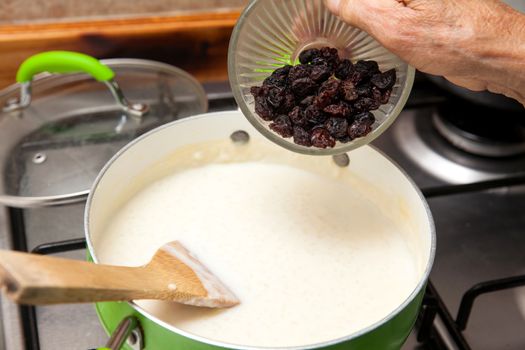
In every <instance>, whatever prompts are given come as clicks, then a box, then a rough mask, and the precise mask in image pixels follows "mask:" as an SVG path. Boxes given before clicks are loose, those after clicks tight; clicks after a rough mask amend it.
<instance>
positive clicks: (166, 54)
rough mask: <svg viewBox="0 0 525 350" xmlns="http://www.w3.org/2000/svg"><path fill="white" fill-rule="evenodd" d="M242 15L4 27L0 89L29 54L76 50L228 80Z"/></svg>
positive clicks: (228, 13) (205, 78)
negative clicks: (234, 36)
mask: <svg viewBox="0 0 525 350" xmlns="http://www.w3.org/2000/svg"><path fill="white" fill-rule="evenodd" d="M238 16H239V11H237V10H236V11H226V12H222V13H195V14H183V15H178V16H173V17H144V18H133V19H121V20H102V21H79V22H72V23H55V24H24V25H3V26H2V25H0V58H1V60H2V63H3V64H2V65H1V66H0V88H3V87H5V86H7V85H9V84H11V83H13V82H14V77H15V73H16V70H17V68H18V66H19V65H20V63H21V62H22V61H23V60H24V59H25V58H27V57H28V56H30V55H32V54H35V53H37V52H42V51H46V50H72V51H79V52H83V53H87V54H89V55H93V56H95V57H97V58H147V59H153V60H158V61H161V62H165V63H169V64H173V65H175V66H178V67H179V68H182V69H184V70H186V71H188V72H189V73H190V74H193V75H194V76H196V77H197V79H199V80H201V81H202V82H208V81H224V80H227V52H228V43H229V39H230V35H231V31H232V28H233V26H234V25H235V23H236V21H237V18H238Z"/></svg>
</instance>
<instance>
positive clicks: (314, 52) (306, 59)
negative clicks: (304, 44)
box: [299, 49, 321, 64]
mask: <svg viewBox="0 0 525 350" xmlns="http://www.w3.org/2000/svg"><path fill="white" fill-rule="evenodd" d="M320 55H321V52H320V51H319V50H318V49H310V50H305V51H303V52H301V54H300V55H299V62H301V63H302V64H308V63H311V62H312V60H313V59H314V58H316V57H319V56H320Z"/></svg>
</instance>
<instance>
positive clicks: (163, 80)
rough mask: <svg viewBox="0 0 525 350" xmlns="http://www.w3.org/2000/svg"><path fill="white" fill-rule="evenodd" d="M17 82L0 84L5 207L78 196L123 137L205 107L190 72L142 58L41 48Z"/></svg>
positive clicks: (0, 192)
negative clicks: (103, 56) (100, 57)
mask: <svg viewBox="0 0 525 350" xmlns="http://www.w3.org/2000/svg"><path fill="white" fill-rule="evenodd" d="M40 72H53V73H68V74H65V75H56V74H53V75H52V74H50V73H43V74H38V75H37V76H35V78H34V79H33V75H34V74H37V73H40ZM17 81H18V83H17V84H14V85H12V86H10V87H8V88H6V89H4V90H2V91H0V140H2V141H1V142H0V173H1V174H2V181H0V203H1V204H4V205H8V206H12V207H21V208H24V207H38V206H50V205H60V204H66V203H73V202H77V201H81V200H84V199H85V198H86V196H87V194H88V192H89V189H90V188H91V185H92V184H93V182H94V180H95V178H96V176H97V175H98V173H99V171H100V170H101V169H102V167H103V166H104V165H105V164H106V162H107V161H108V160H109V159H110V158H111V157H112V156H113V155H114V154H115V153H116V152H117V151H118V150H119V149H120V148H122V147H123V146H124V145H125V144H127V143H128V142H130V141H131V140H133V139H135V138H136V137H138V136H140V135H142V134H144V133H145V132H147V131H149V130H151V129H154V128H156V127H157V126H160V125H162V124H165V123H168V122H171V121H173V120H176V119H180V118H184V117H188V116H191V115H195V114H201V113H204V112H206V111H207V108H208V103H207V99H206V95H205V93H204V90H203V88H202V86H201V85H200V84H199V83H198V82H197V81H196V80H195V79H194V78H193V77H191V76H190V75H189V74H187V73H186V72H184V71H182V70H180V69H178V68H175V67H173V66H170V65H167V64H163V63H159V62H155V61H148V60H138V59H108V60H102V61H100V62H99V61H97V60H96V59H94V58H92V57H89V56H86V55H82V54H77V53H72V52H46V53H43V54H39V55H36V56H33V57H31V58H29V59H28V60H26V61H25V62H24V63H23V64H22V65H21V66H20V69H19V72H18V74H17ZM117 82H118V83H117Z"/></svg>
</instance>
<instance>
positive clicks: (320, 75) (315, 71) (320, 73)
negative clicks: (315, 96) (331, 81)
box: [310, 64, 332, 83]
mask: <svg viewBox="0 0 525 350" xmlns="http://www.w3.org/2000/svg"><path fill="white" fill-rule="evenodd" d="M331 75H332V71H331V70H330V68H329V67H328V66H326V65H324V64H323V65H319V66H312V72H311V73H310V78H312V80H313V81H315V82H316V83H322V82H324V81H326V79H328V78H330V76H331Z"/></svg>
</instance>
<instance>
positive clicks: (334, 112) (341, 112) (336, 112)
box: [323, 102, 352, 118]
mask: <svg viewBox="0 0 525 350" xmlns="http://www.w3.org/2000/svg"><path fill="white" fill-rule="evenodd" d="M323 112H325V113H326V114H328V115H330V116H332V117H338V118H346V117H349V116H350V115H351V114H352V110H351V109H350V106H348V105H347V104H346V103H344V102H340V103H338V104H334V105H329V106H327V107H325V108H324V109H323Z"/></svg>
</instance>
